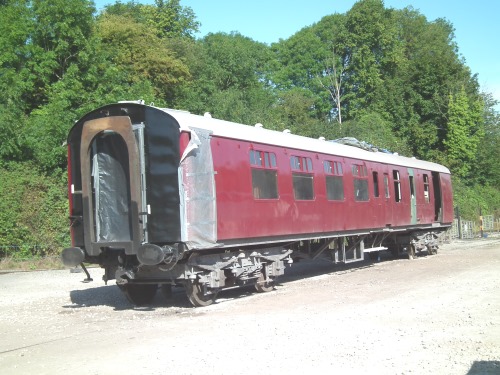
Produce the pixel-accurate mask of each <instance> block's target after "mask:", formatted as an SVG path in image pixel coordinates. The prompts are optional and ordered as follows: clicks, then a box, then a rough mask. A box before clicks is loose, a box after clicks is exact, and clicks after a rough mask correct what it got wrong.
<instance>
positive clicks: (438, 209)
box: [432, 172, 443, 222]
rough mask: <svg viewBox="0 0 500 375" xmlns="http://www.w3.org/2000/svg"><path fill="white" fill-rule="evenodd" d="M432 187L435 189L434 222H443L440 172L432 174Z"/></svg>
mask: <svg viewBox="0 0 500 375" xmlns="http://www.w3.org/2000/svg"><path fill="white" fill-rule="evenodd" d="M432 187H433V189H434V221H437V222H441V221H442V220H443V203H442V197H441V178H440V177H439V173H438V172H432Z"/></svg>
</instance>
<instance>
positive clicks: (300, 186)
mask: <svg viewBox="0 0 500 375" xmlns="http://www.w3.org/2000/svg"><path fill="white" fill-rule="evenodd" d="M290 167H291V168H292V170H293V171H297V172H292V179H293V194H294V196H295V199H297V200H313V199H314V175H313V173H312V172H313V165H312V160H311V158H308V157H300V156H292V157H290ZM299 171H300V173H298V172H299Z"/></svg>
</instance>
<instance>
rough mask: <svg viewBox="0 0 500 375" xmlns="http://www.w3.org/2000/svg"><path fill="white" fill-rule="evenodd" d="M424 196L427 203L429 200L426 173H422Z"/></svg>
mask: <svg viewBox="0 0 500 375" xmlns="http://www.w3.org/2000/svg"><path fill="white" fill-rule="evenodd" d="M424 198H425V202H426V203H429V202H430V201H431V196H430V190H429V176H427V175H426V174H424Z"/></svg>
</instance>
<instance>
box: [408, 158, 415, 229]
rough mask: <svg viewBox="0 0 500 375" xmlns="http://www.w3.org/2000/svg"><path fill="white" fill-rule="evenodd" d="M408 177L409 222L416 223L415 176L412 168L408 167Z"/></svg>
mask: <svg viewBox="0 0 500 375" xmlns="http://www.w3.org/2000/svg"><path fill="white" fill-rule="evenodd" d="M408 178H409V182H410V207H411V208H410V210H411V224H417V195H416V193H415V176H414V174H413V169H411V168H408Z"/></svg>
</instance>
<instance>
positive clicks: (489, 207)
mask: <svg viewBox="0 0 500 375" xmlns="http://www.w3.org/2000/svg"><path fill="white" fill-rule="evenodd" d="M453 200H454V201H453V204H454V205H455V207H459V209H460V216H461V217H463V218H464V219H466V220H473V221H476V222H477V221H478V218H479V215H480V212H482V214H483V215H495V217H496V218H498V217H500V190H499V189H498V187H494V186H488V185H486V186H485V185H480V184H474V185H472V186H471V185H469V184H466V183H464V181H463V180H461V179H459V178H455V177H454V178H453Z"/></svg>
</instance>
